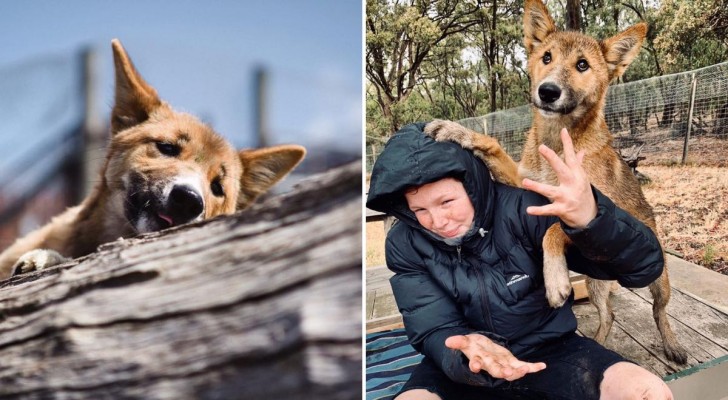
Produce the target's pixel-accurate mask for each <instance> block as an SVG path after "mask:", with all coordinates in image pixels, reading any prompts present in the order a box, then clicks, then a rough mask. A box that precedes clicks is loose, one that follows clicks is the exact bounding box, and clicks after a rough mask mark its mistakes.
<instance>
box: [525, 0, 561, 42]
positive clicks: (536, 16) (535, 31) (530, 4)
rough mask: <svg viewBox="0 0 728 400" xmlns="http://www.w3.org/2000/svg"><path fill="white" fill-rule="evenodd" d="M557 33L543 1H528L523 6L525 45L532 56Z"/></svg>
mask: <svg viewBox="0 0 728 400" xmlns="http://www.w3.org/2000/svg"><path fill="white" fill-rule="evenodd" d="M554 32H556V24H554V20H553V19H552V18H551V16H550V15H549V10H548V9H547V8H546V6H545V5H544V4H543V3H542V2H541V0H526V2H525V4H524V5H523V43H524V44H525V45H526V54H527V55H528V54H531V53H532V52H533V51H534V50H535V49H536V48H537V47H538V46H540V45H541V44H542V43H543V42H544V40H546V38H547V37H548V36H549V35H551V34H552V33H554Z"/></svg>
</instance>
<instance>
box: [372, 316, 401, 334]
mask: <svg viewBox="0 0 728 400" xmlns="http://www.w3.org/2000/svg"><path fill="white" fill-rule="evenodd" d="M399 328H404V323H402V316H401V315H399V314H397V315H390V316H388V317H382V318H375V319H373V320H370V321H367V333H374V332H381V331H387V330H391V329H399Z"/></svg>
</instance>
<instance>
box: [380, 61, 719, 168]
mask: <svg viewBox="0 0 728 400" xmlns="http://www.w3.org/2000/svg"><path fill="white" fill-rule="evenodd" d="M605 117H606V120H607V125H608V126H609V129H610V131H611V132H612V135H613V136H614V138H615V140H614V147H615V148H616V149H617V150H623V149H630V148H634V147H635V146H637V147H639V146H643V147H642V150H641V153H640V155H641V156H643V157H645V160H644V161H642V164H678V163H694V164H702V165H713V166H728V62H726V63H722V64H717V65H713V66H710V67H706V68H702V69H698V70H695V71H688V72H683V73H679V74H673V75H665V76H660V77H655V78H650V79H645V80H641V81H636V82H630V83H625V84H620V85H613V86H610V88H609V92H608V93H607V101H606V105H605ZM531 118H532V116H531V106H529V105H525V106H521V107H516V108H512V109H509V110H504V111H498V112H494V113H490V114H487V115H484V116H482V117H475V118H467V119H464V120H461V121H459V122H460V123H461V124H463V125H464V126H466V127H468V128H470V129H473V130H475V131H477V132H483V133H487V134H488V135H491V136H493V137H496V138H497V139H498V140H499V141H500V143H501V145H502V146H503V147H504V148H505V149H506V151H507V152H508V153H509V154H510V155H511V156H512V157H513V158H514V159H516V160H518V159H520V155H521V150H522V148H523V143H524V141H525V139H526V135H527V134H528V130H529V129H530V127H531ZM378 151H381V149H367V166H368V168H369V169H371V166H372V165H373V161H374V159H375V154H376V153H377V152H378Z"/></svg>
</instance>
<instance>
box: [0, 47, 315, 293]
mask: <svg viewBox="0 0 728 400" xmlns="http://www.w3.org/2000/svg"><path fill="white" fill-rule="evenodd" d="M111 44H112V50H113V53H114V67H115V70H116V93H115V104H114V108H113V110H112V114H111V135H112V137H111V143H110V145H109V148H108V153H107V156H106V161H105V164H104V168H103V170H102V171H101V174H100V176H99V182H98V183H97V184H96V186H95V187H94V189H93V190H92V192H91V193H90V195H89V196H88V197H87V198H86V199H85V200H84V201H83V202H82V203H81V204H80V205H78V206H76V207H73V208H69V209H68V210H66V212H64V213H62V214H61V215H59V216H57V217H55V218H54V219H53V220H52V221H51V222H50V223H49V224H47V225H45V226H43V227H42V228H40V229H38V230H36V231H34V232H31V233H30V234H28V235H27V236H26V237H24V238H21V239H18V240H17V241H16V242H15V243H14V244H13V245H12V246H10V247H9V248H8V249H6V250H5V251H4V252H3V253H2V254H0V279H4V278H7V277H8V276H10V275H11V274H17V273H23V272H27V271H31V270H34V269H41V268H47V267H49V266H52V265H55V264H58V263H62V262H64V261H66V260H67V257H71V258H76V257H80V256H83V255H86V254H89V253H91V252H93V251H95V250H96V248H97V247H98V246H99V245H100V244H102V243H105V242H109V241H113V240H116V239H117V238H120V237H130V236H135V235H137V234H139V233H144V232H151V231H157V230H160V229H164V228H167V227H170V226H176V225H180V224H184V223H188V222H193V221H199V220H202V219H206V218H211V217H214V216H216V215H221V214H231V213H233V212H235V211H236V210H241V209H243V208H245V207H247V206H249V205H250V204H251V203H252V202H253V201H254V200H255V199H256V198H257V197H258V196H259V195H261V194H263V193H265V192H266V191H268V189H269V188H270V187H271V186H272V185H274V184H275V183H276V182H278V181H279V180H281V179H282V178H283V177H284V176H286V175H287V174H288V173H289V172H290V171H291V170H292V169H293V168H294V167H295V166H296V165H297V164H298V163H299V162H300V161H301V159H302V158H303V157H304V155H305V149H304V148H303V147H301V146H296V145H282V146H274V147H270V148H263V149H255V150H241V151H237V150H235V149H234V148H233V147H232V146H231V145H230V144H228V143H227V142H226V141H225V140H224V139H223V138H222V137H220V136H219V135H218V134H216V133H215V132H214V131H213V130H212V128H210V127H209V126H207V125H205V124H203V123H202V122H200V121H199V120H197V119H196V118H195V117H193V116H191V115H189V114H184V113H179V112H176V111H174V110H173V109H172V107H170V106H169V105H168V104H167V103H165V102H164V101H162V100H160V98H159V97H158V95H157V92H156V90H155V89H154V88H152V87H151V86H150V85H149V84H147V83H146V82H145V81H144V79H143V78H142V77H141V75H140V74H139V73H138V72H137V70H136V69H135V68H134V65H133V64H132V62H131V60H130V58H129V56H128V55H127V54H126V51H125V50H124V48H123V47H122V45H121V43H120V42H119V41H118V40H116V39H115V40H113V41H112V43H111Z"/></svg>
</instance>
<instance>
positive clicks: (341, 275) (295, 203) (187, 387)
mask: <svg viewBox="0 0 728 400" xmlns="http://www.w3.org/2000/svg"><path fill="white" fill-rule="evenodd" d="M361 204H362V201H361V163H360V162H357V163H353V164H350V165H348V166H345V167H342V168H339V169H336V170H333V171H331V172H329V173H326V174H322V175H319V176H317V177H315V178H313V179H311V180H308V181H306V182H304V183H301V184H299V185H298V186H297V187H296V188H295V189H294V190H293V191H292V192H290V193H288V194H285V195H281V196H277V197H272V198H269V199H268V200H266V201H265V202H263V203H262V204H258V205H255V206H253V207H252V208H251V209H249V210H246V211H244V212H242V213H239V214H236V215H232V216H226V217H220V218H216V219H213V220H209V221H204V222H201V223H197V224H193V225H188V226H183V227H178V228H173V229H169V230H165V231H162V232H157V233H151V234H146V235H143V236H140V237H137V238H133V239H126V240H119V241H116V242H113V243H109V244H106V245H103V246H102V247H101V248H100V249H99V251H97V252H96V253H93V254H91V255H89V256H87V257H84V258H82V259H79V260H75V261H73V262H71V263H67V264H63V265H60V266H58V267H54V268H50V269H48V270H44V271H39V272H35V273H31V274H26V275H21V276H17V277H14V278H11V279H9V280H6V281H4V282H0V397H1V398H3V399H5V398H88V399H107V398H108V399H122V398H143V399H236V398H237V399H296V398H336V399H347V398H352V399H353V398H360V397H361V388H362V385H361V377H362V371H361V360H362V349H361V343H362V342H361V332H362V328H361V326H362V325H361V324H362V322H361V315H362V311H361V310H362V304H361V289H362V288H361V282H362V267H361V242H362V237H361V221H362V214H361V212H362V206H361Z"/></svg>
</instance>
